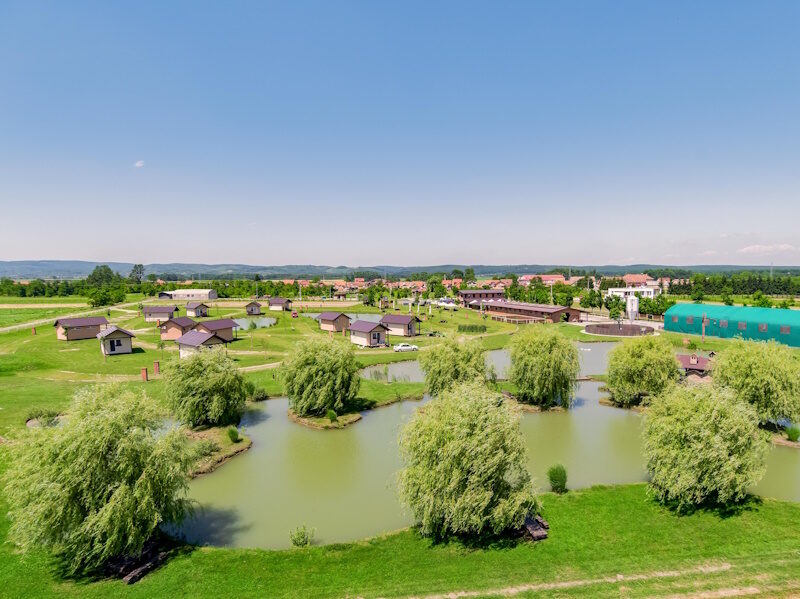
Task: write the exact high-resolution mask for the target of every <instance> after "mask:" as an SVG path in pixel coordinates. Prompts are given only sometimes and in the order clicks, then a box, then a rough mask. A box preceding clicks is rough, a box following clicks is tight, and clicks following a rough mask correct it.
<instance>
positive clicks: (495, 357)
mask: <svg viewBox="0 0 800 599" xmlns="http://www.w3.org/2000/svg"><path fill="white" fill-rule="evenodd" d="M575 345H577V347H578V355H579V356H580V361H581V371H580V374H581V376H589V375H592V374H602V373H604V372H605V371H606V369H607V368H608V353H609V352H610V351H611V350H612V349H613V348H614V347H615V346H616V345H617V344H616V343H611V342H600V343H576V344H575ZM486 363H487V364H488V365H490V366H493V367H494V369H495V372H496V373H497V378H499V379H505V378H506V375H507V373H508V368H509V367H510V366H511V357H510V355H509V352H508V350H507V349H493V350H490V351H487V352H486ZM361 376H363V377H364V378H367V379H371V380H375V381H383V382H386V381H388V382H390V383H391V382H404V383H422V382H424V381H425V373H423V372H422V368H420V365H419V362H418V361H417V360H407V361H405V362H391V363H389V364H375V365H373V366H367V367H366V368H364V370H362V371H361Z"/></svg>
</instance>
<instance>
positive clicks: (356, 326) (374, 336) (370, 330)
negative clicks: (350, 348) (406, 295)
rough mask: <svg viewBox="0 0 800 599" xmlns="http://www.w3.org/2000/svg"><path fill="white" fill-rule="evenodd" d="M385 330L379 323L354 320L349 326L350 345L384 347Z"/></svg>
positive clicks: (386, 330)
mask: <svg viewBox="0 0 800 599" xmlns="http://www.w3.org/2000/svg"><path fill="white" fill-rule="evenodd" d="M388 330H389V329H387V328H386V327H385V326H384V325H382V324H381V323H379V322H372V321H370V320H356V321H355V322H354V323H352V324H351V325H350V343H355V344H356V345H360V346H362V347H380V346H384V345H386V333H387V332H388Z"/></svg>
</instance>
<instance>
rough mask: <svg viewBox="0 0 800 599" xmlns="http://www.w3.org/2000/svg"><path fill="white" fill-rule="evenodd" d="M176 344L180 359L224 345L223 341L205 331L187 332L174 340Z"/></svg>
mask: <svg viewBox="0 0 800 599" xmlns="http://www.w3.org/2000/svg"><path fill="white" fill-rule="evenodd" d="M175 343H177V344H178V353H179V354H180V357H181V358H186V357H188V356H191V355H192V354H195V353H197V352H199V351H201V350H203V349H208V348H210V347H214V346H216V345H224V344H225V340H224V339H221V338H220V337H218V336H217V335H215V334H214V333H209V332H207V331H189V332H188V333H186V334H185V335H182V336H181V337H179V338H178V339H176V340H175Z"/></svg>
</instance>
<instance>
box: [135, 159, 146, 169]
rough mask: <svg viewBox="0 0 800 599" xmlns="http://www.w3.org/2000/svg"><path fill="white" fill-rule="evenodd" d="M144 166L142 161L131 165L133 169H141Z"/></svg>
mask: <svg viewBox="0 0 800 599" xmlns="http://www.w3.org/2000/svg"><path fill="white" fill-rule="evenodd" d="M143 166H144V160H137V161H136V162H134V163H133V168H142V167H143Z"/></svg>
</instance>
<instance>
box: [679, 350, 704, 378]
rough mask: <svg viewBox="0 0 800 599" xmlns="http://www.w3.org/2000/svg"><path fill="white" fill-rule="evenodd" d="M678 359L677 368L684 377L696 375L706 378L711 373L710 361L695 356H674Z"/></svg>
mask: <svg viewBox="0 0 800 599" xmlns="http://www.w3.org/2000/svg"><path fill="white" fill-rule="evenodd" d="M675 357H676V358H677V359H678V364H679V366H678V367H679V368H680V369H681V370H682V371H683V373H684V374H685V375H686V376H689V375H690V374H696V375H698V376H701V377H702V376H706V375H707V374H708V373H709V372H710V371H711V360H709V359H708V358H705V357H703V356H698V355H697V354H678V355H677V356H675Z"/></svg>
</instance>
